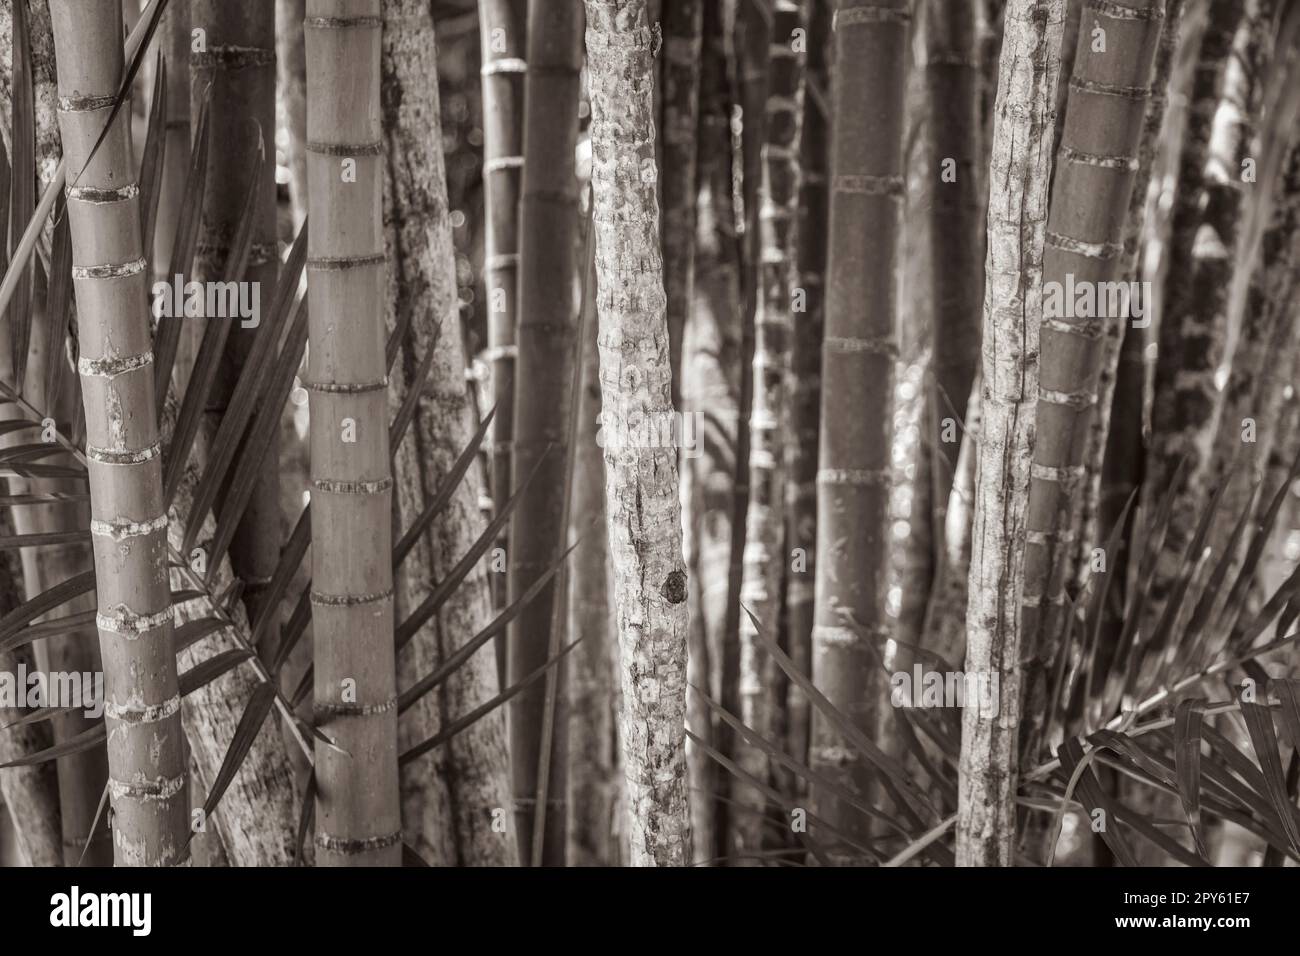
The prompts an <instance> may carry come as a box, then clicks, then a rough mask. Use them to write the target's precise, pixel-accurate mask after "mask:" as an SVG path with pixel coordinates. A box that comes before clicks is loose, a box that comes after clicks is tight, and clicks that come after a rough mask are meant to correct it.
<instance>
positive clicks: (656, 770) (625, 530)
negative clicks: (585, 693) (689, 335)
mask: <svg viewBox="0 0 1300 956" xmlns="http://www.w3.org/2000/svg"><path fill="white" fill-rule="evenodd" d="M586 9H587V55H588V71H589V77H590V84H591V113H592V128H591V129H592V136H591V139H592V185H593V191H594V197H595V213H594V220H593V222H594V228H595V230H596V234H595V239H596V276H597V284H598V296H599V298H598V312H599V316H600V384H601V421H602V428H603V430H604V433H605V466H606V469H607V477H606V506H607V508H608V512H609V513H608V519H607V524H608V527H609V550H610V558H611V560H612V562H613V567H614V579H615V587H614V594H615V602H616V605H617V608H618V635H619V647H620V650H621V654H622V666H621V677H622V685H623V706H622V708H621V714H620V727H621V732H622V739H623V747H624V760H625V764H626V776H627V785H628V815H629V823H630V829H631V860H630V862H631V863H632V864H633V865H634V866H681V865H685V864H686V863H688V862H689V860H690V842H691V841H690V820H689V817H688V814H687V802H686V801H687V797H686V761H685V743H686V740H685V716H686V631H687V625H688V621H687V614H686V589H687V581H686V572H685V568H684V565H683V561H682V548H681V535H682V531H681V507H680V502H679V500H678V493H677V453H676V448H675V447H674V445H675V443H674V442H671V441H670V442H666V443H664V442H658V441H653V440H651V441H646V440H644V438H645V435H644V431H643V423H646V422H653V423H656V424H658V425H660V426H662V425H663V424H664V423H667V422H671V421H672V419H673V416H674V413H673V408H672V402H671V400H670V393H671V378H672V370H671V366H670V364H669V361H668V325H667V321H666V318H665V311H664V309H665V304H664V288H663V263H662V259H661V257H660V253H659V204H658V197H657V196H656V187H655V179H656V174H655V154H654V112H653V110H654V70H653V65H654V45H655V40H654V35H653V34H652V33H651V31H650V27H649V23H648V21H647V19H646V3H645V0H586ZM655 430H657V431H662V428H659V429H655ZM638 432H639V433H640V434H638Z"/></svg>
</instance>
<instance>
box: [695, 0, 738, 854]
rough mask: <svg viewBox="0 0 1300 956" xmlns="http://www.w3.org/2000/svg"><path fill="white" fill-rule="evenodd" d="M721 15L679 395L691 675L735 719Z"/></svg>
mask: <svg viewBox="0 0 1300 956" xmlns="http://www.w3.org/2000/svg"><path fill="white" fill-rule="evenodd" d="M723 13H724V11H723V9H722V7H721V5H719V4H708V5H706V8H705V11H704V37H705V44H706V47H705V50H706V52H705V59H704V65H703V69H702V72H701V77H700V121H699V147H698V152H699V158H698V164H699V168H698V174H699V175H698V181H699V187H700V188H699V195H698V199H697V208H696V227H697V235H696V271H695V275H696V282H695V290H694V292H695V295H694V307H693V309H692V311H691V314H690V317H689V319H688V321H687V323H686V330H685V337H686V341H685V343H684V344H683V360H682V365H683V374H684V377H685V381H684V383H683V385H682V391H683V395H684V400H685V410H687V411H696V412H697V413H698V415H697V421H699V422H700V427H699V429H698V430H697V436H698V438H699V441H700V446H699V448H698V457H695V458H690V457H688V458H687V459H686V462H685V465H684V467H685V468H687V469H690V470H691V471H693V472H694V478H693V487H692V489H691V490H692V494H693V495H694V502H695V511H696V518H695V523H696V524H697V525H698V528H697V530H696V534H695V545H694V546H695V548H696V550H697V552H698V570H699V573H698V575H697V578H696V584H697V585H698V586H697V587H695V588H693V589H692V602H693V603H692V607H691V628H692V632H695V631H696V630H699V631H701V632H702V634H699V635H696V634H695V633H692V638H691V639H692V641H693V642H695V643H692V645H691V655H692V668H694V667H695V666H696V664H697V663H698V661H696V658H698V657H700V656H701V655H699V654H697V653H696V647H697V646H698V643H702V644H703V650H704V652H705V654H704V655H703V656H706V657H707V663H708V665H709V667H708V677H707V680H706V681H705V682H704V683H703V684H699V683H698V682H697V681H696V679H695V675H694V673H692V674H691V675H690V679H691V681H692V683H697V686H700V687H701V688H702V689H707V690H708V692H709V694H710V695H711V696H712V697H713V699H714V700H715V701H719V702H721V703H722V705H723V706H725V707H727V708H728V710H729V711H730V712H732V713H737V712H738V711H739V705H738V703H737V701H736V690H737V687H736V672H737V670H738V661H739V655H738V653H737V650H738V649H737V647H736V642H735V640H734V639H732V638H731V636H730V635H731V634H732V633H734V632H728V631H727V630H726V626H727V621H728V617H727V611H728V604H727V598H728V594H729V591H728V576H729V572H730V561H731V553H732V552H731V547H732V535H731V532H732V515H733V512H734V502H733V498H734V497H735V493H734V489H735V485H736V481H735V468H736V463H735V460H734V455H735V454H736V448H737V441H738V436H737V434H736V422H737V411H736V410H737V405H738V401H739V391H740V385H739V377H740V322H741V301H740V285H739V283H740V262H739V254H740V244H739V241H738V238H737V233H736V206H735V180H734V177H733V172H734V171H733V168H732V158H733V153H732V144H731V141H732V129H731V105H732V103H731V96H730V86H729V77H728V70H729V67H730V64H731V60H732V48H731V44H730V42H729V38H728V34H727V31H726V30H724V29H723ZM750 369H752V365H751V366H750ZM746 434H747V433H746ZM742 514H743V509H742ZM741 531H742V533H743V524H742V525H741ZM692 570H694V569H692ZM689 719H690V726H691V730H692V731H693V732H694V733H697V734H700V736H701V737H703V736H704V734H703V733H702V730H701V729H699V728H697V727H696V726H695V720H694V713H693V712H692V713H691V714H690V715H689ZM726 729H727V728H726V727H725V725H723V724H722V723H721V721H717V720H714V721H713V726H711V727H710V728H709V730H710V737H709V738H706V739H709V740H710V742H711V744H712V745H713V746H714V747H715V748H717V749H720V750H721V751H722V752H723V753H730V752H731V748H730V745H729V744H728V743H726V742H725V741H726V740H727V739H728V735H727V734H725V733H724V730H726ZM687 759H688V761H689V762H690V765H691V767H690V774H691V785H692V787H695V786H701V787H705V786H707V787H708V789H709V792H710V793H713V792H723V793H725V791H726V789H727V787H728V783H729V775H728V774H725V773H720V772H719V771H718V769H717V764H716V763H715V762H714V761H713V759H712V758H710V757H709V756H708V755H707V754H705V753H704V752H703V751H702V750H700V749H698V748H696V747H694V746H693V745H691V744H689V743H688V745H687ZM726 812H727V806H726V804H725V803H723V802H722V801H715V800H713V799H710V798H709V797H707V796H706V795H704V794H701V795H700V796H699V798H698V799H692V801H691V825H692V828H693V831H694V832H693V834H692V835H693V837H694V840H693V843H694V848H695V858H696V861H697V862H698V861H700V860H707V859H711V858H713V857H715V856H719V855H726V852H727V851H726V849H725V848H724V847H723V846H722V845H721V844H720V843H719V842H717V841H718V837H719V835H720V833H721V832H722V831H723V821H724V818H725V815H726Z"/></svg>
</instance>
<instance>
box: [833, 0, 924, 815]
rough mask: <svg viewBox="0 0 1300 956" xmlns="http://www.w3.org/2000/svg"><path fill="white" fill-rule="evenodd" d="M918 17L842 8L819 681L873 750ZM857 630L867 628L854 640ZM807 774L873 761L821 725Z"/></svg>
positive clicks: (897, 4) (855, 786) (858, 777)
mask: <svg viewBox="0 0 1300 956" xmlns="http://www.w3.org/2000/svg"><path fill="white" fill-rule="evenodd" d="M909 9H910V7H909V4H907V3H904V2H901V0H894V2H890V3H870V4H866V3H861V2H858V0H839V2H838V3H837V4H836V10H835V18H834V21H833V25H832V44H833V52H832V60H831V67H830V70H831V73H830V75H831V85H832V107H831V124H832V140H831V188H830V193H831V207H830V227H829V240H828V241H829V258H828V262H827V270H826V328H825V338H824V341H823V345H822V382H823V388H822V409H821V418H822V420H821V439H820V446H819V456H820V458H819V466H818V472H817V529H818V533H817V578H816V596H815V609H814V621H815V623H814V627H813V632H812V674H813V681H814V682H815V683H816V684H817V686H818V688H819V689H820V690H821V691H822V693H824V694H825V695H826V697H827V698H828V699H829V700H830V702H831V703H832V704H833V705H835V706H836V707H838V708H839V709H840V710H842V711H844V712H845V713H847V714H849V715H850V718H851V719H852V720H853V721H854V722H855V723H856V724H857V725H858V726H859V727H860V728H861V729H862V730H863V732H864V733H866V735H867V736H868V737H874V736H875V729H876V724H877V716H878V715H877V713H876V711H877V708H878V706H879V702H880V700H881V699H882V694H881V693H880V689H881V686H882V685H881V681H880V680H879V679H878V673H879V668H878V666H877V658H876V656H875V655H876V654H877V652H878V651H879V650H880V649H881V648H883V644H884V639H885V638H886V637H887V636H888V627H887V618H886V614H885V591H886V575H887V571H888V568H889V550H888V546H889V520H888V519H889V492H890V482H891V475H892V463H891V459H890V447H891V438H892V435H893V399H894V364H895V362H896V360H897V358H898V342H897V329H896V323H897V318H898V317H897V314H896V306H897V303H896V287H895V286H896V275H895V273H896V270H895V263H896V260H897V255H898V236H899V208H900V204H901V200H902V197H903V191H904V181H903V168H902V166H903V95H904V86H905V76H904V73H905V71H904V49H905V47H906V45H907V42H908V35H909V30H908V23H909V20H910V13H909ZM851 625H856V626H851ZM810 762H811V765H812V767H813V768H814V769H816V770H819V771H821V772H822V773H824V774H826V775H827V776H829V777H831V778H832V779H833V780H835V781H836V782H837V783H839V784H841V785H842V786H845V787H848V788H849V789H851V790H854V791H856V792H857V793H859V794H866V793H867V792H868V787H869V783H870V778H871V776H872V773H871V771H870V768H869V766H868V765H867V764H866V762H865V760H864V758H862V757H861V755H860V754H859V753H858V751H857V750H856V749H853V748H850V747H848V746H847V745H846V743H845V742H844V741H843V740H841V739H840V736H839V734H838V733H837V732H836V731H835V730H834V728H833V727H832V726H830V725H829V724H828V723H827V722H826V721H825V720H824V719H819V717H818V715H817V714H814V715H813V720H812V746H811V749H810ZM817 789H818V788H816V787H814V788H813V791H814V802H815V804H816V805H817V812H818V814H819V815H821V816H822V817H824V818H825V819H826V820H827V821H829V822H830V823H832V824H833V825H835V826H837V827H839V828H840V829H841V830H843V831H844V832H846V833H848V834H850V835H852V836H857V837H865V836H867V835H868V833H867V820H866V818H865V817H864V816H863V815H862V814H861V813H859V812H857V811H856V810H854V809H853V808H852V807H850V806H849V805H848V804H846V803H845V802H844V801H842V800H839V799H836V798H835V797H833V796H831V795H830V794H829V793H825V792H823V793H818V792H817Z"/></svg>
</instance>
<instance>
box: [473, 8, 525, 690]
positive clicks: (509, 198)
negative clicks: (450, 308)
mask: <svg viewBox="0 0 1300 956" xmlns="http://www.w3.org/2000/svg"><path fill="white" fill-rule="evenodd" d="M527 16H528V2H527V0H479V23H480V29H481V32H482V38H481V41H480V45H481V48H482V58H483V67H482V71H481V72H482V75H483V204H484V218H485V220H486V222H485V232H486V238H485V243H484V245H485V248H484V262H483V282H484V285H485V286H486V288H487V296H488V330H487V335H488V351H487V356H486V361H488V362H490V363H491V366H492V403H493V405H494V406H495V407H496V414H495V415H493V417H492V432H491V441H492V445H491V454H490V470H489V476H490V479H491V481H490V483H491V490H492V506H493V508H494V509H496V510H497V511H498V512H499V511H500V510H501V509H502V508H504V507H505V504H506V502H507V501H509V500H510V494H511V491H512V490H513V489H512V485H511V464H510V459H511V443H512V441H513V440H514V427H513V422H514V414H515V408H514V383H515V363H516V361H517V359H518V350H517V348H516V346H515V329H516V324H517V322H518V295H519V185H520V178H521V177H522V175H523V167H524V155H523V151H524V88H525V81H526V75H527V72H528V64H527V61H526V60H525V59H524V54H525V52H526V43H527V39H528V32H527V28H526V24H527ZM509 536H510V528H509V525H507V526H506V527H505V528H503V529H502V531H501V534H500V536H499V537H498V539H497V547H499V548H501V549H502V553H503V554H505V553H508V552H509V547H508V545H509ZM506 582H507V578H506V575H504V574H497V575H493V576H492V604H493V607H494V608H496V609H500V608H503V607H505V606H506V604H507V603H508V601H507V596H508V592H507V590H506ZM506 646H507V645H506V638H505V636H504V635H502V636H501V637H499V638H498V639H497V653H498V656H499V663H500V666H501V673H502V676H504V674H505V661H506Z"/></svg>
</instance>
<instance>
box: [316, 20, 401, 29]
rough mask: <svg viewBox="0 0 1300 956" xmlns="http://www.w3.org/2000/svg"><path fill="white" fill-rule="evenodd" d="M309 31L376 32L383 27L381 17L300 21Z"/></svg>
mask: <svg viewBox="0 0 1300 956" xmlns="http://www.w3.org/2000/svg"><path fill="white" fill-rule="evenodd" d="M302 25H303V27H304V28H305V29H309V30H348V29H353V30H377V29H379V28H380V27H382V26H383V25H384V20H383V18H382V17H307V18H306V19H305V20H303V21H302Z"/></svg>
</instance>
